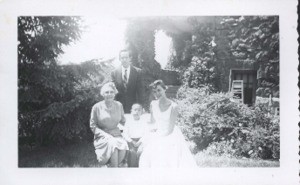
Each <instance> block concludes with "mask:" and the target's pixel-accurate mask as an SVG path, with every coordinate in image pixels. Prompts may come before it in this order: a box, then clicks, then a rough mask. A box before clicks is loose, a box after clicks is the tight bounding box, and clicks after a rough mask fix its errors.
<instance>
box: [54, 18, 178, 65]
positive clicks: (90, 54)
mask: <svg viewBox="0 0 300 185" xmlns="http://www.w3.org/2000/svg"><path fill="white" fill-rule="evenodd" d="M84 20H85V24H86V25H87V26H88V28H87V29H86V30H85V31H84V32H83V33H82V35H81V39H80V40H78V41H76V42H75V43H72V44H70V45H69V46H65V47H64V48H63V49H64V52H65V53H64V54H62V55H61V56H60V57H59V58H58V61H59V63H60V64H69V63H73V64H79V63H81V62H85V61H88V60H91V59H99V58H103V59H111V58H115V61H114V65H115V66H117V65H119V61H118V53H119V51H120V50H121V49H123V48H124V46H125V37H124V36H125V29H126V25H127V22H126V20H121V19H118V18H114V17H104V18H95V17H84ZM155 37H156V39H155V53H156V56H155V59H156V60H157V61H158V62H159V63H160V64H161V66H162V67H164V66H165V65H166V64H167V62H168V56H169V55H170V46H171V42H172V41H171V38H170V37H168V36H166V34H165V33H164V32H163V31H161V30H159V31H157V32H156V34H155Z"/></svg>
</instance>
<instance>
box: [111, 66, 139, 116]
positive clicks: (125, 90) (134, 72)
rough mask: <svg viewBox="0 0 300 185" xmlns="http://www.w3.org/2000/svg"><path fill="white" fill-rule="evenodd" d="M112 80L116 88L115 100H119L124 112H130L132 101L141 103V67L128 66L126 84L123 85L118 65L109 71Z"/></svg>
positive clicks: (120, 68) (120, 69)
mask: <svg viewBox="0 0 300 185" xmlns="http://www.w3.org/2000/svg"><path fill="white" fill-rule="evenodd" d="M111 78H112V81H113V82H114V83H115V85H116V88H117V89H118V91H119V92H118V94H117V95H116V100H117V101H119V102H121V103H122V104H123V107H124V112H125V113H130V110H131V106H132V105H133V104H134V103H140V104H142V94H143V92H142V78H141V69H139V68H136V67H134V66H132V65H131V66H130V73H129V78H128V82H127V86H126V87H125V86H124V83H123V78H122V67H121V66H120V67H119V68H117V69H116V70H114V71H113V72H112V73H111Z"/></svg>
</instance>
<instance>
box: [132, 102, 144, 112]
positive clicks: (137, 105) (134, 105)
mask: <svg viewBox="0 0 300 185" xmlns="http://www.w3.org/2000/svg"><path fill="white" fill-rule="evenodd" d="M134 107H139V108H141V110H142V111H143V107H142V105H141V104H139V103H135V104H133V105H132V106H131V110H132V109H133V108H134Z"/></svg>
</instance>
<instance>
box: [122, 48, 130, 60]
mask: <svg viewBox="0 0 300 185" xmlns="http://www.w3.org/2000/svg"><path fill="white" fill-rule="evenodd" d="M123 52H127V53H128V54H129V57H132V53H131V51H130V50H129V49H122V50H121V51H120V52H119V59H120V57H121V53H123Z"/></svg>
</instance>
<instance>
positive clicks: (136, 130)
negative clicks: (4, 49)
mask: <svg viewBox="0 0 300 185" xmlns="http://www.w3.org/2000/svg"><path fill="white" fill-rule="evenodd" d="M92 21H93V20H91V21H90V22H91V25H88V24H87V25H85V24H86V22H85V19H84V17H71V16H70V17H58V16H52V17H50V16H42V17H39V16H30V17H29V16H28V17H26V16H20V17H18V42H19V45H18V121H19V122H18V124H19V125H18V129H19V130H18V147H19V151H18V153H19V167H142V168H143V167H148V168H152V167H178V168H180V167H189V166H190V167H193V166H199V167H278V166H280V162H279V159H280V127H279V122H280V119H279V102H280V101H279V99H280V98H279V78H280V76H279V35H280V33H279V17H278V16H206V17H205V16H199V17H143V18H124V19H122V20H117V19H116V20H109V21H106V22H105V21H101V20H98V21H97V22H96V21H95V22H92ZM105 23H106V24H105ZM122 25H124V26H123V27H122ZM112 28H116V30H117V31H115V30H114V29H113V30H111V31H110V29H112ZM122 28H123V30H122ZM93 29H95V30H93ZM89 34H90V35H89ZM118 36H119V38H118V39H119V40H117V38H116V37H118ZM80 41H82V42H80ZM122 42H124V43H122ZM85 48H91V49H88V51H84V49H85ZM109 48H114V49H111V50H109ZM118 48H120V49H119V50H120V51H118V50H117V49H118ZM64 51H66V52H64ZM101 53H103V56H102V55H101ZM116 53H117V56H115V54H116ZM68 54H69V55H68ZM109 54H110V55H109ZM82 55H84V56H82ZM60 56H61V57H60ZM59 57H60V58H59ZM93 57H96V58H93ZM75 59H76V60H75ZM73 60H74V61H73ZM72 61H73V62H72Z"/></svg>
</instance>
